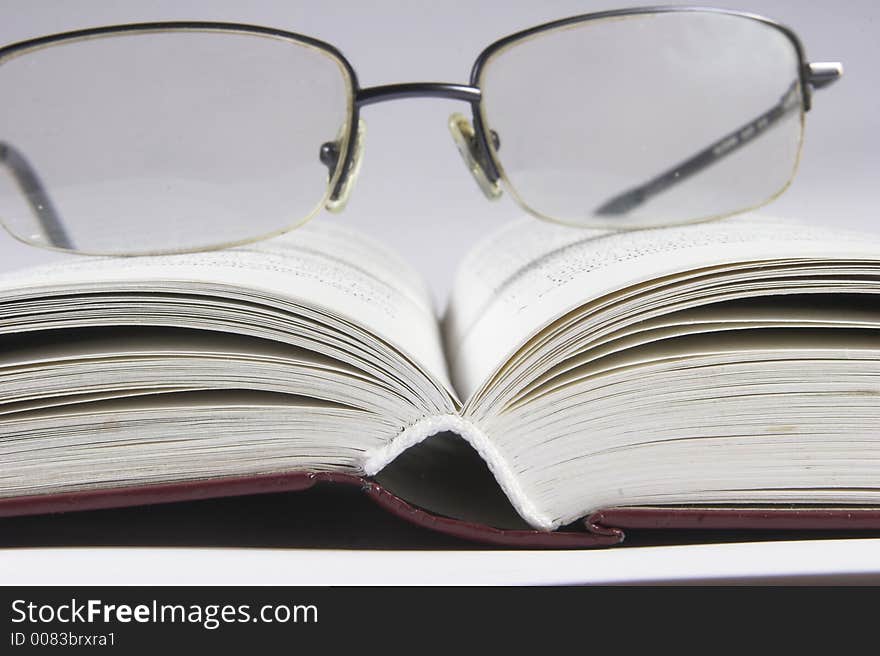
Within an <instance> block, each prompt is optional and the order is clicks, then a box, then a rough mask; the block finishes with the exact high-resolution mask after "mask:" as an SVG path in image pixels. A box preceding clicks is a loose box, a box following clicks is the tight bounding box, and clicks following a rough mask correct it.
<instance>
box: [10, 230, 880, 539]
mask: <svg viewBox="0 0 880 656" xmlns="http://www.w3.org/2000/svg"><path fill="white" fill-rule="evenodd" d="M878 293H880V239H878V238H877V237H871V236H870V235H864V234H856V233H848V232H844V231H837V230H828V229H822V228H818V227H809V226H805V225H801V224H798V223H795V222H790V221H780V220H776V219H770V218H766V217H758V216H746V217H739V218H734V219H729V220H726V221H722V222H715V223H707V224H700V225H695V226H688V227H678V228H663V229H657V230H646V231H640V232H626V233H606V232H600V231H586V230H580V229H574V228H567V227H564V226H557V225H553V224H547V223H542V222H539V221H535V220H533V219H528V220H524V221H521V222H517V223H514V224H511V225H510V226H508V227H506V228H505V229H503V230H501V231H500V232H498V233H496V234H494V235H492V236H491V237H489V238H488V239H486V240H484V241H483V242H482V243H481V244H479V245H477V246H476V247H475V248H474V249H473V250H472V251H471V252H470V254H469V255H468V256H467V258H466V259H465V261H464V262H463V264H462V266H461V267H460V268H459V270H458V272H457V275H456V279H455V284H454V289H453V293H452V297H451V300H450V303H449V307H448V310H447V312H446V314H445V317H444V318H443V319H442V321H438V320H437V318H436V316H435V312H434V309H433V305H432V301H431V299H430V296H429V293H428V291H427V289H426V287H425V285H424V284H423V283H422V281H421V280H420V279H419V277H418V275H417V274H416V273H415V272H414V271H413V270H412V269H411V268H410V267H409V266H408V265H407V264H406V263H405V262H404V261H403V260H402V259H401V258H399V257H398V256H396V255H395V254H394V253H391V252H389V251H388V250H387V249H385V248H384V247H382V246H381V245H380V244H377V243H375V242H374V241H372V240H370V239H368V238H366V237H364V236H361V235H358V234H356V233H353V232H350V231H349V230H344V229H341V228H339V227H337V226H334V225H333V224H332V223H330V222H327V221H323V222H316V223H314V224H312V225H310V226H307V227H306V228H303V229H300V230H296V231H294V232H292V233H289V234H288V235H286V236H283V237H281V238H278V239H275V240H272V241H268V242H263V243H258V244H254V245H251V246H246V247H240V248H236V249H232V250H227V251H219V252H209V253H200V254H194V255H175V256H161V257H144V258H74V259H70V260H67V261H65V262H62V263H60V264H57V265H50V266H43V267H39V268H34V269H30V270H25V271H20V272H15V273H12V274H7V275H4V276H2V278H0V333H2V336H0V342H2V349H0V463H2V466H0V514H2V515H13V514H23V513H39V512H49V511H58V510H69V509H76V508H97V507H107V506H113V505H116V506H119V505H126V504H136V503H148V502H156V501H166V500H174V499H191V498H199V497H205V496H218V495H224V494H241V493H249V492H261V491H269V490H281V489H299V488H302V487H307V486H309V485H311V484H313V483H315V482H317V481H322V480H328V481H338V482H356V483H357V484H359V485H361V486H363V487H364V489H365V490H367V491H368V493H370V494H371V495H372V496H374V497H375V498H376V499H377V500H378V501H379V502H380V503H382V504H383V505H385V506H386V507H388V508H389V509H391V510H394V511H396V512H398V513H399V514H401V515H403V516H406V517H408V518H410V519H412V520H413V521H417V522H421V523H423V524H426V525H429V526H433V527H434V528H437V529H439V530H444V531H447V532H450V533H454V534H458V535H470V536H471V537H477V538H481V539H486V540H491V541H495V542H505V541H507V542H517V541H519V542H520V543H522V544H535V545H538V544H547V545H553V544H558V545H560V546H566V545H586V544H607V543H612V542H616V541H619V540H620V539H621V538H622V533H621V532H620V531H619V530H618V529H619V528H620V527H621V526H623V527H625V526H650V525H658V526H660V525H662V526H687V525H693V524H694V523H699V524H700V525H709V526H711V525H719V526H724V525H762V522H763V524H764V525H773V526H786V525H803V526H805V527H813V526H830V527H834V526H849V527H857V526H873V527H880V512H877V509H880V433H878V430H877V427H878V425H880V402H878V399H880V305H878V303H877V301H876V299H877V294H878ZM474 454H478V456H479V458H480V459H481V461H482V462H481V463H480V467H482V469H481V471H483V472H484V473H485V476H481V475H479V473H477V474H475V473H474V472H475V468H474V466H473V463H474V460H475V459H476V456H475V455H474ZM482 463H485V466H483V465H482ZM441 466H442V468H443V472H444V477H445V481H444V482H443V484H439V485H437V484H431V485H427V484H423V483H424V481H425V476H424V472H425V471H429V470H430V471H437V467H441ZM432 468H433V469H432ZM490 474H491V475H490ZM435 478H436V477H435ZM486 481H488V482H489V483H490V484H491V488H492V489H491V490H488V488H487V487H486ZM502 493H503V496H502ZM499 498H501V499H502V500H505V499H506V501H505V502H504V503H503V504H498V503H497V499H499ZM707 518H708V520H707ZM713 518H715V519H714V524H713ZM581 520H586V521H585V522H581ZM795 520H797V521H800V522H801V524H798V523H797V521H795ZM793 521H795V523H792V522H793ZM578 522H581V523H578ZM847 522H849V523H847ZM860 522H861V523H860Z"/></svg>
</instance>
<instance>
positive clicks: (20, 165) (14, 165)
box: [0, 141, 73, 250]
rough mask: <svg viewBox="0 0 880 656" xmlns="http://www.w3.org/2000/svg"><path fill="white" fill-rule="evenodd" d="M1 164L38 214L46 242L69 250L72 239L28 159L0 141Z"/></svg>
mask: <svg viewBox="0 0 880 656" xmlns="http://www.w3.org/2000/svg"><path fill="white" fill-rule="evenodd" d="M0 164H2V165H3V166H4V167H6V168H7V169H8V170H9V172H10V173H11V174H12V177H13V179H14V180H15V182H16V184H17V185H18V188H19V189H21V193H22V194H24V197H25V198H26V199H27V202H28V205H30V208H31V210H32V211H33V213H34V216H36V217H37V221H38V222H39V223H40V227H41V228H42V230H43V233H44V234H45V236H46V238H47V239H48V240H49V244H50V245H51V246H54V247H56V248H64V249H69V250H72V249H73V241H72V240H71V238H70V235H69V234H68V233H67V230H65V229H64V224H63V222H62V221H61V217H60V216H59V215H58V212H57V211H56V210H55V206H54V205H53V204H52V200H51V199H50V198H49V193H48V192H47V191H46V188H45V187H44V186H43V182H42V180H40V176H39V175H37V172H36V170H35V169H34V167H33V166H31V163H30V162H28V160H27V158H26V157H25V156H24V155H23V154H22V153H21V151H19V150H18V149H17V148H15V147H14V146H12V145H11V144H8V143H5V142H3V141H0Z"/></svg>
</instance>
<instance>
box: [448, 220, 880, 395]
mask: <svg viewBox="0 0 880 656" xmlns="http://www.w3.org/2000/svg"><path fill="white" fill-rule="evenodd" d="M794 259H804V260H817V259H818V260H828V259H840V260H870V261H877V260H880V237H878V236H876V235H865V234H863V233H858V232H848V231H842V230H835V229H830V228H822V227H816V226H809V225H805V224H802V223H799V222H796V221H791V220H781V219H773V218H769V217H764V216H758V215H754V214H751V215H744V216H739V217H734V218H731V219H727V220H724V221H715V222H709V223H702V224H697V225H690V226H679V227H670V228H659V229H652V230H640V231H634V232H606V231H599V230H586V229H581V228H572V227H567V226H562V225H557V224H553V223H548V222H542V221H538V220H535V219H531V218H529V219H524V220H521V221H519V222H516V223H514V224H512V225H510V226H507V227H506V228H504V229H503V230H501V231H499V232H498V233H496V234H494V235H492V236H490V237H489V238H487V239H486V240H485V241H483V242H482V243H481V244H479V245H478V246H477V247H475V248H474V249H473V250H472V251H471V253H470V254H469V255H468V256H467V257H466V259H465V261H464V262H463V264H462V266H461V267H460V269H459V271H458V273H457V275H456V279H455V284H454V287H453V292H452V296H451V300H450V305H449V309H448V312H447V316H446V318H445V320H444V331H445V338H446V348H447V357H448V360H449V363H450V368H451V370H452V376H453V380H454V383H455V385H456V388H457V390H458V392H459V394H460V395H462V397H463V398H467V397H469V396H471V395H473V394H474V393H475V392H476V391H478V390H479V389H480V387H481V386H483V385H484V384H485V383H486V381H487V380H489V379H490V378H491V376H492V375H493V373H494V372H496V371H497V370H498V369H499V368H500V367H501V366H503V365H504V363H505V362H506V361H507V360H508V359H510V358H511V357H512V356H513V355H514V353H515V352H516V351H517V349H518V348H520V347H521V346H522V345H524V344H526V343H527V342H528V341H529V339H530V338H531V337H532V336H534V335H535V334H537V333H538V332H539V331H540V330H541V329H542V328H543V327H545V326H546V325H547V324H549V323H551V322H552V321H554V320H556V319H557V318H559V317H561V316H563V315H564V314H566V313H567V312H570V311H572V310H574V309H576V308H578V307H580V306H581V305H584V304H585V303H588V302H589V301H591V300H595V299H597V298H599V297H602V296H604V295H606V294H611V293H614V292H618V291H620V290H624V289H627V288H629V287H632V286H635V285H638V284H641V283H644V282H647V281H650V280H653V279H657V278H661V277H663V276H666V275H672V274H676V273H681V272H684V271H690V270H694V269H699V268H702V267H708V266H719V265H728V264H736V263H742V262H780V261H785V260H794Z"/></svg>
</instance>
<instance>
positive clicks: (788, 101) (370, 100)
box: [0, 6, 843, 250]
mask: <svg viewBox="0 0 880 656" xmlns="http://www.w3.org/2000/svg"><path fill="white" fill-rule="evenodd" d="M672 12H710V13H715V14H723V15H729V16H738V17H742V18H747V19H750V20H755V21H758V22H760V23H762V24H764V25H767V26H769V27H772V28H774V29H776V30H778V31H779V32H780V33H782V34H783V35H785V37H787V39H788V40H789V41H790V42H791V44H792V46H793V47H794V49H795V52H796V54H797V58H798V66H799V79H798V81H797V83H796V84H799V86H800V88H799V89H797V88H796V87H795V86H794V85H793V86H792V88H790V89H788V90H787V91H786V93H785V94H783V96H782V97H781V98H780V101H779V103H778V104H776V105H774V106H773V107H771V108H769V109H768V110H767V111H766V112H764V113H762V114H761V115H760V116H758V117H756V118H754V119H752V120H751V121H749V122H747V123H745V124H744V125H742V126H739V127H737V128H736V129H734V130H732V131H731V132H730V133H728V134H725V135H722V136H721V137H720V138H719V139H718V140H716V141H715V142H713V143H712V144H709V145H708V146H707V147H706V148H704V149H703V150H701V151H700V152H698V153H695V154H694V155H693V156H691V157H689V158H687V159H685V160H684V161H682V162H679V163H678V164H676V165H675V166H672V167H670V168H669V169H668V170H667V171H664V172H661V173H660V174H658V175H657V176H655V177H654V178H652V179H651V180H648V181H647V182H645V183H644V184H641V185H638V186H636V187H633V188H631V189H627V190H625V191H623V192H621V193H619V194H617V195H615V196H613V197H612V198H610V199H609V200H608V201H607V202H605V203H603V204H602V205H601V206H600V207H599V208H597V210H596V212H597V213H598V214H606V215H613V214H624V213H626V212H627V211H628V210H629V209H631V208H633V207H635V206H637V205H639V204H641V203H642V202H644V201H645V200H647V199H648V198H650V197H651V196H652V195H654V194H656V193H660V192H661V191H663V190H665V189H666V188H668V187H670V186H672V185H674V184H676V183H677V182H680V181H682V180H684V179H685V178H687V177H689V176H691V175H693V174H694V173H696V172H698V171H700V170H702V169H704V168H706V167H707V166H710V165H711V164H712V163H714V162H715V161H717V160H719V159H721V158H723V157H725V156H726V155H728V154H730V153H731V152H733V151H735V150H736V149H738V148H739V147H741V146H742V145H744V144H746V143H748V142H749V141H750V140H752V139H753V138H755V137H756V136H758V135H760V134H762V133H763V131H764V129H765V128H767V127H769V126H770V125H771V124H772V123H773V122H775V121H776V120H778V119H779V118H781V117H783V116H784V115H786V114H787V113H788V111H790V110H792V109H794V108H799V107H801V106H802V107H803V110H804V111H809V109H810V107H811V105H812V91H813V89H819V88H822V87H825V86H827V85H828V84H830V83H832V82H834V81H836V80H837V79H839V78H840V77H841V76H842V74H843V68H842V65H841V64H839V63H836V62H808V61H807V59H806V56H805V53H804V48H803V45H802V44H801V42H800V39H799V38H798V37H797V35H796V34H795V32H794V31H793V30H791V29H790V28H788V27H786V26H784V25H782V24H780V23H778V22H776V21H774V20H771V19H768V18H765V17H763V16H758V15H755V14H751V13H746V12H740V11H734V10H728V9H717V8H711V7H697V6H659V7H658V6H653V7H634V8H628V9H618V10H611V11H601V12H593V13H588V14H582V15H578V16H572V17H569V18H563V19H560V20H555V21H551V22H549V23H544V24H541V25H537V26H535V27H532V28H529V29H526V30H522V31H519V32H516V33H514V34H511V35H509V36H506V37H504V38H502V39H499V40H497V41H495V42H494V43H492V44H490V45H489V46H488V47H486V48H485V49H484V50H483V51H482V52H481V53H480V54H479V56H478V57H477V59H476V61H475V63H474V65H473V68H472V69H471V74H470V80H469V82H468V83H467V84H452V83H446V82H407V83H398V84H387V85H381V86H373V87H367V88H361V87H360V85H359V84H358V80H357V75H356V73H355V71H354V68H353V67H352V65H351V64H350V63H349V61H348V60H347V59H346V57H345V56H344V55H343V54H342V53H341V52H340V51H339V50H338V49H337V48H335V47H334V46H332V45H330V44H329V43H326V42H324V41H321V40H318V39H314V38H312V37H308V36H305V35H302V34H297V33H294V32H288V31H285V30H280V29H275V28H269V27H260V26H255V25H247V24H239V23H220V22H200V21H185V22H154V23H138V24H130V25H117V26H108V27H97V28H90V29H84V30H77V31H73V32H65V33H61V34H54V35H50V36H44V37H38V38H35V39H30V40H27V41H22V42H19V43H15V44H12V45H9V46H5V47H3V48H0V61H2V60H3V59H5V58H7V57H9V56H11V55H15V54H17V53H19V52H21V51H25V50H31V49H34V48H37V47H42V46H47V45H52V44H56V43H59V42H63V41H67V40H77V39H82V38H87V37H92V36H102V35H111V34H125V33H130V32H148V31H176V30H181V31H182V30H210V31H221V32H224V31H226V32H236V33H245V34H255V35H263V36H272V37H276V38H281V39H286V40H289V41H293V42H296V43H299V44H305V45H308V46H311V47H313V48H316V49H318V50H321V51H323V52H325V53H326V54H328V55H330V56H331V57H332V58H334V59H336V60H337V61H338V62H339V63H340V65H341V66H342V67H343V69H344V71H345V73H346V74H347V76H348V83H349V84H350V88H349V93H350V98H352V99H353V102H351V103H350V108H349V115H348V125H347V127H348V129H347V130H345V131H344V134H345V138H343V139H341V141H340V142H328V143H325V144H323V145H322V146H321V149H320V152H319V157H320V159H321V161H322V162H323V163H324V164H325V165H327V167H328V169H329V178H328V189H327V194H326V196H325V200H324V202H323V203H322V204H323V205H324V206H325V207H326V208H327V209H328V210H330V211H339V210H341V209H342V208H343V207H344V206H345V202H346V200H347V197H348V194H349V191H350V189H351V186H352V183H353V181H354V178H355V177H356V173H357V165H358V159H359V152H358V151H359V147H360V142H361V138H362V136H363V135H362V127H361V123H360V111H361V109H362V108H363V107H366V106H368V105H373V104H377V103H381V102H387V101H391V100H398V99H404V98H445V99H449V100H460V101H464V102H467V103H469V104H470V106H471V115H472V121H473V127H471V125H470V124H468V122H467V120H466V119H464V117H462V116H460V115H453V118H452V120H451V121H450V129H451V130H452V133H453V137H454V138H455V140H456V143H457V145H458V146H459V150H460V151H461V153H462V156H463V157H464V158H465V161H466V164H467V165H468V167H469V168H470V170H471V173H472V174H473V175H474V177H475V178H476V180H477V182H478V184H479V185H480V187H481V189H482V190H483V192H484V193H485V195H486V196H487V197H488V198H497V197H499V196H500V195H501V183H502V182H503V183H504V184H505V186H506V187H507V188H508V190H509V191H510V190H511V188H512V187H511V185H510V183H509V182H507V180H506V179H505V177H504V175H503V169H502V167H501V164H500V161H499V158H498V150H499V149H500V141H499V138H498V136H497V135H496V134H495V133H494V132H493V131H491V129H489V130H487V126H486V125H485V123H484V119H483V115H482V111H481V101H482V92H481V90H480V87H479V80H480V76H481V74H482V72H483V68H484V66H485V65H486V63H487V62H488V61H489V59H490V58H491V57H492V55H493V54H495V53H496V52H498V51H500V50H502V49H504V48H506V47H508V46H509V45H511V44H514V43H516V42H518V41H520V40H523V39H527V38H529V37H532V36H534V35H537V34H540V33H542V32H546V31H549V30H554V29H557V28H560V27H567V26H571V25H575V24H580V23H586V22H589V21H594V20H599V19H604V18H615V17H621V16H632V15H640V14H659V13H672ZM798 90H799V91H800V94H795V93H793V92H794V91H798ZM801 99H802V105H801V102H793V100H801ZM0 165H3V166H5V167H6V168H7V169H8V170H9V171H10V172H11V174H12V176H13V178H14V179H15V181H16V183H17V185H18V187H19V188H20V189H21V191H22V193H23V194H24V195H25V196H26V197H27V200H28V203H29V205H30V207H31V209H32V211H33V212H34V214H35V215H36V217H37V219H38V220H39V222H40V224H41V227H42V229H43V231H44V233H45V235H46V236H47V238H48V240H49V242H50V244H51V247H52V248H56V249H60V250H75V248H74V245H73V242H72V240H71V238H70V236H69V234H68V233H67V231H66V230H65V228H64V223H63V220H62V218H61V217H60V216H59V214H58V212H57V211H56V210H55V207H54V205H53V203H52V201H51V197H50V194H49V192H48V190H47V189H46V188H45V187H44V186H43V184H42V183H41V181H40V176H39V175H38V173H37V171H36V170H35V169H34V167H33V166H31V165H30V164H29V163H28V160H27V158H26V157H25V155H24V153H21V152H19V151H18V150H16V149H15V147H14V146H13V145H12V144H9V143H4V142H2V141H0ZM511 196H512V197H513V198H514V199H515V200H516V202H517V203H519V204H520V205H521V206H522V207H523V209H525V210H526V211H528V212H529V213H530V214H536V215H537V213H536V212H534V211H533V210H532V209H531V208H529V207H528V206H526V205H525V204H524V203H522V202H521V201H520V199H519V197H518V196H517V194H516V193H511ZM538 216H540V215H538ZM541 218H545V217H541ZM295 225H299V224H298V223H297V224H295ZM291 227H294V226H291ZM288 229H289V228H288ZM276 234H277V233H276ZM258 239H259V238H258Z"/></svg>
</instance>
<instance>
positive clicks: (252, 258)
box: [0, 221, 449, 389]
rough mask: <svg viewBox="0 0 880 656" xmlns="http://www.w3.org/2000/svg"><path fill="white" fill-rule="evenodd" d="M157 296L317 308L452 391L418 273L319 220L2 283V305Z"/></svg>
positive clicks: (86, 262) (84, 262) (56, 268)
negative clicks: (225, 242) (214, 244)
mask: <svg viewBox="0 0 880 656" xmlns="http://www.w3.org/2000/svg"><path fill="white" fill-rule="evenodd" d="M157 290H158V291H163V292H171V293H191V294H199V293H210V294H219V295H221V296H222V295H226V296H228V297H229V298H244V299H250V300H254V301H256V302H261V301H264V300H267V299H268V300H269V301H270V302H273V303H279V302H280V303H282V304H285V303H286V304H290V305H293V306H298V307H306V308H311V309H314V310H316V311H318V312H321V313H325V314H328V315H331V316H333V317H335V318H337V319H339V320H341V321H343V322H346V323H350V324H352V325H354V326H358V327H361V328H362V329H364V330H366V331H368V332H369V333H371V334H373V335H376V336H377V337H378V338H379V339H381V340H383V341H385V342H387V343H389V344H390V345H391V346H392V347H393V348H394V349H396V350H398V351H399V352H401V353H402V354H404V356H406V357H407V358H408V359H409V360H410V361H411V362H412V363H413V364H415V366H416V367H417V368H420V369H421V370H422V371H423V372H424V373H425V374H426V375H427V376H428V377H429V378H431V379H433V380H434V381H436V382H437V384H438V385H441V386H443V387H445V388H447V389H449V383H448V375H447V372H446V364H445V358H444V356H443V352H442V347H441V343H440V336H439V330H438V326H437V319H436V315H435V314H434V310H433V303H432V301H431V298H430V294H429V292H428V290H427V288H426V286H425V285H424V283H423V281H422V280H421V279H420V277H419V276H418V274H417V273H416V272H415V271H414V270H413V269H412V268H411V267H410V266H409V265H408V264H407V263H406V262H405V261H404V260H402V259H401V258H400V257H399V256H398V255H396V254H395V253H393V252H391V251H390V250H388V249H387V248H385V247H383V246H382V245H380V244H378V243H377V242H375V241H373V240H372V239H369V238H367V237H365V236H363V235H360V234H358V233H356V232H353V231H351V230H348V229H343V228H341V227H339V226H335V225H332V224H330V223H329V222H326V221H324V222H315V223H312V224H309V225H307V226H305V227H303V228H299V229H297V230H293V231H291V232H289V233H287V234H285V235H282V236H280V237H277V238H275V239H271V240H268V241H261V242H256V243H253V244H249V245H245V246H240V247H237V248H233V249H226V250H220V251H211V252H204V253H193V254H181V255H163V256H150V257H128V258H124V257H78V258H71V259H68V260H66V261H64V262H61V263H58V264H52V265H46V266H40V267H34V268H31V269H25V270H21V271H16V272H12V273H8V274H4V275H2V276H0V301H10V300H15V299H23V298H36V297H39V296H41V295H47V296H48V295H53V296H57V295H59V294H63V293H66V292H69V293H71V294H84V293H97V294H101V293H112V292H126V293H129V292H142V293H145V294H149V293H151V292H153V291H157Z"/></svg>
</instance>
